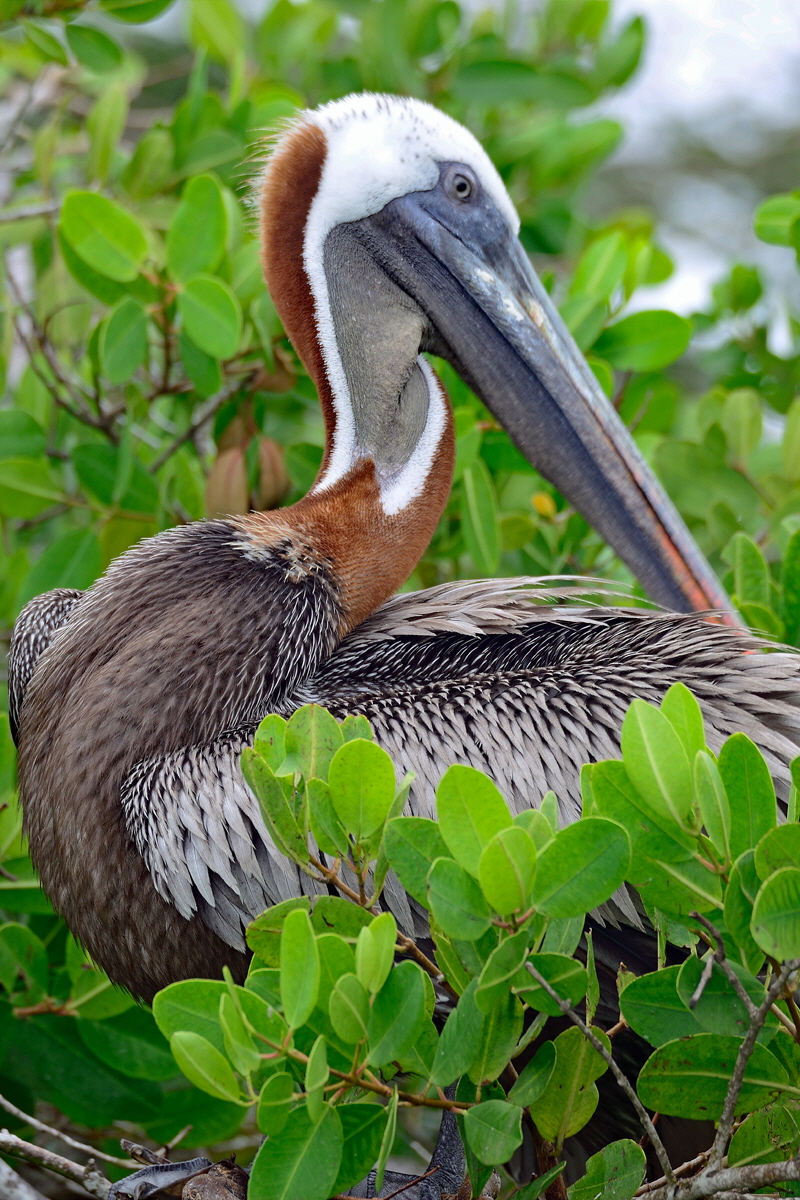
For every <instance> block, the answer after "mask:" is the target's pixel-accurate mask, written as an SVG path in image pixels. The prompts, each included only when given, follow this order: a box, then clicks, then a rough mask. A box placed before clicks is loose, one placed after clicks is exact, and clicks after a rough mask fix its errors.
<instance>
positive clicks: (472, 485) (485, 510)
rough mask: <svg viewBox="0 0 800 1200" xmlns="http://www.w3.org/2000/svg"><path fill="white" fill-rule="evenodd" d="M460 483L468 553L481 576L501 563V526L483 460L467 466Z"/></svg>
mask: <svg viewBox="0 0 800 1200" xmlns="http://www.w3.org/2000/svg"><path fill="white" fill-rule="evenodd" d="M461 485H462V487H463V489H464V508H463V510H462V513H461V529H462V532H463V534H464V542H465V545H466V547H467V553H468V554H469V556H470V558H471V559H472V561H473V562H474V564H475V567H476V570H477V571H478V573H479V574H480V575H494V574H495V573H496V572H497V568H498V565H499V563H500V525H499V523H498V519H497V497H496V495H495V490H494V484H493V483H492V477H491V475H490V474H489V472H488V470H487V468H486V465H485V463H484V462H483V460H482V459H476V461H475V462H474V463H473V464H472V466H470V467H467V468H466V469H465V471H464V474H463V475H462V477H461Z"/></svg>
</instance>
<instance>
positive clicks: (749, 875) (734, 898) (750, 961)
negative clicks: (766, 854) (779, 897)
mask: <svg viewBox="0 0 800 1200" xmlns="http://www.w3.org/2000/svg"><path fill="white" fill-rule="evenodd" d="M760 886H761V881H760V880H759V878H758V873H757V871H756V865H755V854H754V852H753V851H752V850H745V851H744V853H743V854H740V855H739V857H738V858H737V860H736V862H735V863H734V864H733V867H732V869H731V872H730V876H729V878H728V886H727V888H726V889H725V907H724V916H725V927H726V929H727V930H728V933H729V934H730V936H731V937H732V938H733V940H734V941H735V943H736V945H737V946H738V948H739V951H740V952H741V956H742V961H743V962H744V964H745V966H746V967H747V968H748V969H749V970H750V971H752V972H753V974H757V973H758V971H760V970H761V967H762V965H763V962H764V954H763V952H762V951H761V950H759V948H758V946H757V945H756V943H755V941H754V940H753V935H752V933H751V932H750V919H751V917H752V915H753V905H754V904H755V900H756V896H757V895H758V889H759V887H760Z"/></svg>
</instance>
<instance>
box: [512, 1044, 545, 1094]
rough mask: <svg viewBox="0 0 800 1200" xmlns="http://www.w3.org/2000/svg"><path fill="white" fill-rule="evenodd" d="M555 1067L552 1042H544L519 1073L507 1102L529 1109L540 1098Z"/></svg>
mask: <svg viewBox="0 0 800 1200" xmlns="http://www.w3.org/2000/svg"><path fill="white" fill-rule="evenodd" d="M555 1065H556V1048H555V1045H554V1043H553V1042H544V1043H543V1044H542V1045H541V1046H540V1047H539V1049H538V1050H537V1051H536V1054H535V1055H534V1056H533V1058H532V1059H531V1061H530V1062H529V1063H528V1065H527V1066H526V1067H525V1069H524V1070H523V1071H522V1072H521V1073H520V1075H519V1077H518V1079H517V1080H516V1081H515V1082H514V1086H513V1087H512V1089H511V1091H510V1092H509V1093H508V1098H509V1100H511V1101H513V1103H514V1104H520V1105H521V1106H522V1107H523V1108H529V1107H530V1105H531V1104H535V1103H536V1101H537V1100H538V1099H539V1097H540V1096H542V1095H543V1094H544V1092H545V1090H546V1088H547V1086H548V1084H549V1083H550V1080H551V1079H552V1077H553V1071H554V1070H555Z"/></svg>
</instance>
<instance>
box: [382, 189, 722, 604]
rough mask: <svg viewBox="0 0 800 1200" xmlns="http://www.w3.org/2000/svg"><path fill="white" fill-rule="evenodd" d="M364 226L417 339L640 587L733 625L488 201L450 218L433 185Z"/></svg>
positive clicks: (704, 566) (717, 588) (710, 577)
mask: <svg viewBox="0 0 800 1200" xmlns="http://www.w3.org/2000/svg"><path fill="white" fill-rule="evenodd" d="M364 224H365V225H367V224H368V225H369V233H368V238H369V240H371V241H373V250H377V249H379V250H380V259H381V262H382V265H383V266H384V269H385V270H386V271H387V273H388V274H390V275H391V276H392V277H393V278H394V279H395V281H396V282H397V283H398V284H399V285H400V286H401V287H402V288H403V289H404V290H405V291H406V292H407V293H408V294H410V295H411V296H412V297H413V299H414V300H415V301H416V303H417V304H419V306H420V308H421V309H422V310H423V312H424V313H425V314H426V316H427V318H428V321H429V322H430V326H431V329H432V335H431V339H430V343H429V344H427V343H426V345H425V347H424V348H425V349H429V350H432V351H434V352H435V353H437V354H440V355H441V356H443V357H445V358H446V359H448V360H449V361H450V362H451V363H452V364H453V366H454V367H455V369H456V370H457V371H458V373H459V374H460V375H461V377H462V378H463V379H464V380H465V382H466V383H468V384H469V386H470V387H471V388H472V389H473V390H474V391H475V392H476V393H477V395H478V396H480V398H481V400H482V401H483V402H484V404H485V405H486V407H487V408H488V409H489V410H490V412H492V413H493V415H494V416H495V417H496V418H497V420H498V421H499V422H500V423H501V424H502V425H503V427H504V428H505V429H506V430H507V431H508V433H509V435H510V436H511V439H512V441H513V442H514V443H515V445H516V446H517V447H518V449H519V450H520V451H521V452H522V454H524V455H525V457H526V458H527V459H528V461H529V462H530V463H531V464H532V466H534V467H535V468H536V470H537V471H539V472H540V473H541V474H542V475H544V477H545V478H546V479H548V480H550V482H551V483H553V484H554V485H555V487H557V488H558V490H559V491H560V492H561V493H562V495H563V496H564V497H565V498H566V499H567V500H568V501H569V502H570V503H571V504H573V505H574V506H575V508H576V509H577V510H578V512H580V513H581V514H582V515H583V516H584V517H585V518H586V520H587V521H588V522H589V523H590V524H591V525H592V526H593V527H594V528H595V529H596V530H597V531H598V533H600V534H601V535H602V536H603V537H604V538H605V540H606V541H607V542H608V543H609V544H610V545H611V546H612V547H613V548H614V550H615V551H616V552H617V554H619V556H620V557H621V558H622V559H623V560H624V562H625V563H626V564H627V565H628V567H629V568H630V569H631V571H632V572H633V573H634V575H636V577H637V578H638V579H639V581H640V583H641V584H642V586H643V587H644V589H645V590H646V591H647V593H648V595H649V596H650V597H651V598H652V599H653V600H655V601H656V602H657V603H659V604H661V605H663V606H664V607H666V608H671V609H674V610H677V611H680V612H691V611H705V610H708V609H721V610H725V614H724V616H723V615H722V614H720V616H721V619H723V620H726V621H728V622H729V623H731V624H737V623H738V622H737V621H736V617H735V614H734V613H733V611H732V606H731V603H730V600H729V599H728V597H727V596H726V594H725V592H724V591H723V589H722V587H721V585H720V583H719V581H718V580H717V578H716V576H715V575H714V573H713V571H712V570H711V568H710V566H709V565H708V563H707V562H706V560H705V558H704V557H703V555H702V553H701V551H700V549H699V547H698V546H697V544H696V543H695V541H694V539H693V538H692V536H691V534H690V533H689V531H688V529H687V528H686V526H685V525H684V523H683V521H682V520H681V517H680V516H679V515H678V512H677V510H676V509H675V507H674V505H673V504H672V501H671V500H670V499H669V497H668V496H667V495H666V493H665V492H664V490H663V488H662V487H661V485H660V484H659V482H658V480H657V479H656V478H655V476H654V475H653V473H652V471H651V470H650V468H649V467H648V465H647V464H646V463H645V461H644V459H643V458H642V456H641V454H640V453H639V450H638V449H637V447H636V445H635V443H634V441H633V439H632V438H631V436H630V434H629V433H628V430H627V429H626V428H625V426H624V425H623V423H622V421H621V420H620V418H619V417H618V415H617V413H616V412H615V410H614V408H613V406H612V405H611V404H610V403H609V401H608V399H607V398H606V396H605V395H604V393H603V392H602V390H601V388H600V386H599V384H598V382H597V380H596V379H595V377H594V375H593V374H592V372H591V370H590V368H589V366H588V364H587V363H586V360H585V359H584V357H583V355H582V354H581V352H580V351H579V349H578V347H577V346H576V344H575V342H574V340H573V339H572V336H571V335H570V333H569V331H568V329H567V327H566V326H565V324H564V322H563V320H562V319H561V317H560V315H559V313H558V312H557V311H556V309H555V307H554V305H553V303H552V301H551V300H550V297H549V296H548V295H547V293H546V292H545V290H544V288H543V287H542V284H541V282H540V281H539V279H538V278H537V276H536V273H535V271H534V270H533V268H532V267H531V264H530V262H529V260H528V256H527V254H526V253H525V251H524V249H523V247H522V246H521V244H520V242H519V241H518V239H517V238H516V236H515V235H514V234H512V232H511V231H510V230H509V228H508V225H507V223H506V222H505V221H503V220H501V218H500V217H499V214H498V213H497V211H496V210H495V209H494V208H493V207H492V206H491V204H490V203H484V205H483V206H482V208H481V209H479V210H478V212H477V214H476V213H475V212H474V211H473V212H472V213H469V214H468V216H467V217H465V219H464V220H459V219H458V217H456V218H454V217H453V215H452V205H450V206H445V205H444V204H443V202H442V198H441V196H440V195H439V194H438V189H434V191H433V192H417V193H413V194H411V195H408V196H404V197H401V198H400V199H398V200H394V201H392V202H391V203H390V204H388V205H387V206H386V208H385V209H383V210H382V211H381V212H380V213H378V214H376V215H375V216H373V217H370V218H368V219H367V222H365V223H364ZM365 232H366V231H365ZM376 238H377V239H379V241H380V243H381V244H380V247H377V246H375V245H374V239H376Z"/></svg>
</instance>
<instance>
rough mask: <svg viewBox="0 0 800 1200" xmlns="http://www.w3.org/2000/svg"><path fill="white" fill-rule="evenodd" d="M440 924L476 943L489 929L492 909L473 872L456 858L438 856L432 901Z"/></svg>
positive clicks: (432, 877) (451, 933)
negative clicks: (469, 873)
mask: <svg viewBox="0 0 800 1200" xmlns="http://www.w3.org/2000/svg"><path fill="white" fill-rule="evenodd" d="M427 906H428V907H429V908H430V909H431V911H432V913H433V915H434V918H435V919H436V924H437V925H439V926H440V928H441V929H442V931H443V932H444V933H445V934H446V935H447V936H448V937H452V938H458V939H459V941H462V942H474V941H475V940H476V939H477V938H479V937H480V936H481V934H484V933H485V932H486V930H487V929H488V928H489V926H490V924H491V920H492V910H491V908H490V907H489V905H488V904H487V903H486V901H485V900H484V898H483V892H482V891H481V889H480V888H479V887H478V885H477V883H476V882H475V880H474V879H473V878H472V876H471V875H468V874H467V872H466V871H465V870H464V868H463V867H460V866H459V865H458V863H457V862H453V860H452V858H437V859H436V861H435V862H434V864H433V866H432V867H431V869H430V871H429V873H428V900H427Z"/></svg>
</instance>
